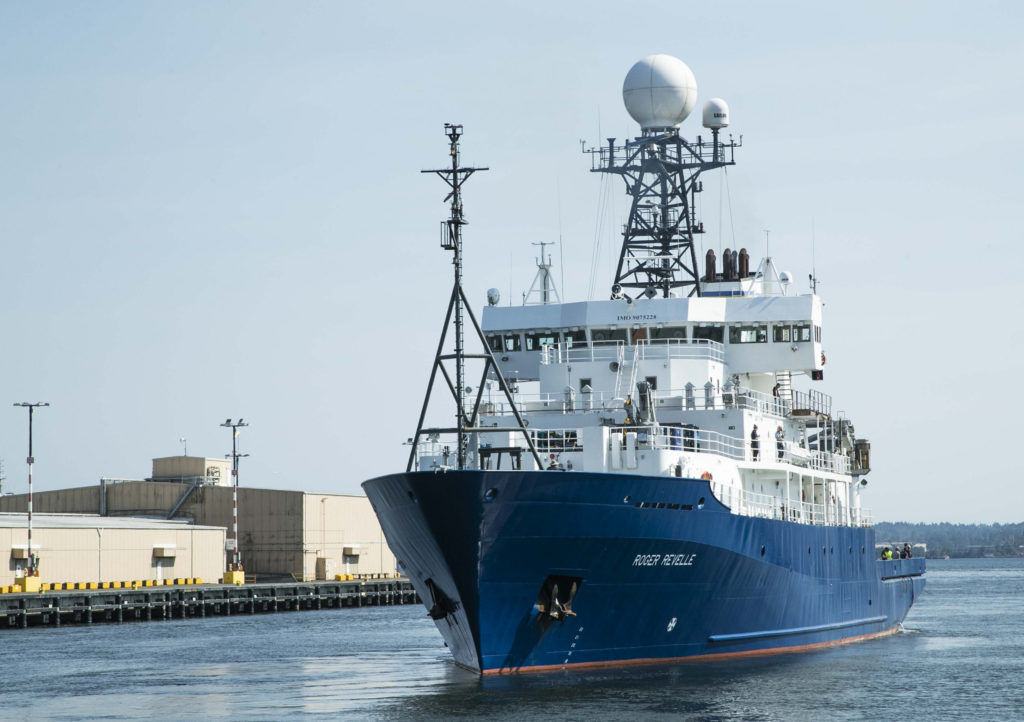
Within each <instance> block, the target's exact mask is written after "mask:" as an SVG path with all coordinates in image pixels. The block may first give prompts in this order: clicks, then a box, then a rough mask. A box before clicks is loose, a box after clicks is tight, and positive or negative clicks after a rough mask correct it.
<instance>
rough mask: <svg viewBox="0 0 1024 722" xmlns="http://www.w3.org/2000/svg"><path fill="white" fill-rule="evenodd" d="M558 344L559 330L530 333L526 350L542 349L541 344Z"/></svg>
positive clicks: (527, 336)
mask: <svg viewBox="0 0 1024 722" xmlns="http://www.w3.org/2000/svg"><path fill="white" fill-rule="evenodd" d="M557 345H558V332H557V331H546V332H544V333H528V334H526V350H527V351H540V347H541V346H557Z"/></svg>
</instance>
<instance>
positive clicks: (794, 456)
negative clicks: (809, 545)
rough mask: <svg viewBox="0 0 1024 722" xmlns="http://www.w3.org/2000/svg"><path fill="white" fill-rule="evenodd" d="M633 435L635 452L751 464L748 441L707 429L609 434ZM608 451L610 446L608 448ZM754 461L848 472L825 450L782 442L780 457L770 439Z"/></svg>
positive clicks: (845, 463)
mask: <svg viewBox="0 0 1024 722" xmlns="http://www.w3.org/2000/svg"><path fill="white" fill-rule="evenodd" d="M627 432H635V433H636V435H637V448H638V449H668V450H677V451H695V452H703V453H709V454H718V455H719V456H724V457H727V458H729V459H735V460H737V461H750V462H753V461H755V459H754V453H753V448H752V445H751V442H750V441H749V440H747V439H743V438H740V437H737V436H728V435H726V434H723V433H720V432H718V431H711V430H709V429H695V428H686V427H680V426H615V427H612V428H611V430H610V433H612V434H625V433H627ZM609 448H610V447H609ZM757 461H775V462H779V463H790V464H793V465H795V466H802V467H806V468H809V469H815V470H817V471H827V472H834V473H838V474H849V473H850V468H851V467H850V457H848V456H845V455H843V454H834V453H831V452H828V451H808V450H806V449H804V448H803V447H801V446H799V445H797V444H795V443H793V442H790V441H784V442H783V454H782V458H781V459H779V458H778V447H777V446H776V441H775V439H774V438H772V439H761V441H760V444H759V453H758V459H757Z"/></svg>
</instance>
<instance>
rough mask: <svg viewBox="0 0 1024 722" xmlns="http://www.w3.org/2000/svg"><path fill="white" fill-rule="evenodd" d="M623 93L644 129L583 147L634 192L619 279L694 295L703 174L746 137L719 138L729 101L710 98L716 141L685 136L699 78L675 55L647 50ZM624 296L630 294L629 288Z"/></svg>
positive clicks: (707, 119) (600, 169)
mask: <svg viewBox="0 0 1024 722" xmlns="http://www.w3.org/2000/svg"><path fill="white" fill-rule="evenodd" d="M622 100H623V102H624V103H625V105H626V110H627V111H628V112H629V114H630V115H631V116H632V117H633V120H635V121H636V122H638V123H639V124H640V128H641V133H642V134H641V135H640V136H639V137H637V138H634V139H633V140H627V141H626V142H625V143H624V144H616V142H615V138H608V144H607V145H606V146H603V147H600V148H586V147H584V152H585V153H590V154H591V163H592V167H591V170H592V171H593V172H597V173H614V174H616V175H619V176H621V177H622V180H623V181H624V182H625V183H626V188H627V190H628V191H629V194H630V196H631V197H632V203H631V206H630V210H629V219H628V221H627V222H626V228H625V230H624V231H623V234H622V250H621V251H620V253H619V262H618V266H617V268H616V269H615V278H614V280H613V285H619V286H621V287H622V288H624V289H638V292H639V293H643V292H645V291H646V290H647V289H649V288H653V289H655V293H658V292H660V293H661V295H662V296H664V297H665V298H668V297H669V294H670V292H671V291H672V290H673V289H684V290H685V289H687V288H689V295H697V296H699V295H700V294H701V287H700V269H699V268H698V267H697V255H696V250H695V247H694V236H695V235H696V234H698V233H703V232H704V225H703V224H702V223H699V222H698V221H697V217H696V210H695V206H696V195H697V193H699V192H701V190H703V187H702V184H701V183H700V182H698V177H699V176H700V174H701V173H703V172H704V171H707V170H712V169H715V168H721V167H723V166H728V165H734V164H735V160H734V159H733V155H734V149H735V148H738V147H739V146H740V145H742V141H743V139H742V137H741V138H740V141H739V142H735V141H733V140H732V138H731V137H730V139H729V141H728V142H722V141H721V140H720V139H719V131H721V130H722V129H723V128H725V127H727V126H728V125H729V108H728V106H727V105H726V104H725V101H723V100H721V99H720V98H713V99H712V100H709V101H708V102H707V103H705V105H704V112H703V124H704V127H705V128H708V129H709V130H710V131H711V136H712V141H711V143H710V144H709V143H706V142H705V141H704V140H702V139H701V137H700V136H697V139H696V141H688V140H686V139H684V138H683V137H682V136H680V135H679V124H680V123H682V122H683V121H684V120H685V119H686V118H687V116H689V115H690V113H691V112H692V111H693V109H694V107H696V104H697V81H696V79H695V78H694V76H693V72H692V71H691V70H690V68H689V67H687V65H686V64H685V63H684V62H683V61H681V60H679V59H678V58H674V57H672V56H671V55H649V56H647V57H646V58H644V59H643V60H640V61H639V62H637V63H636V64H635V65H633V67H632V68H631V69H630V71H629V73H628V74H627V75H626V80H625V82H624V83H623V85H622ZM726 151H728V159H726ZM622 296H623V297H625V298H626V300H630V298H631V297H630V296H629V295H628V293H626V292H623V293H622Z"/></svg>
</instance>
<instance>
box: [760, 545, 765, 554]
mask: <svg viewBox="0 0 1024 722" xmlns="http://www.w3.org/2000/svg"><path fill="white" fill-rule="evenodd" d="M761 556H764V544H762V545H761Z"/></svg>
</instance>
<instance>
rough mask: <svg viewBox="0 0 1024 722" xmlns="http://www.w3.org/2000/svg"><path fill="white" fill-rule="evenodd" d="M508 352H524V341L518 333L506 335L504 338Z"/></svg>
mask: <svg viewBox="0 0 1024 722" xmlns="http://www.w3.org/2000/svg"><path fill="white" fill-rule="evenodd" d="M504 341H505V350H506V351H522V350H523V341H522V338H521V337H520V336H519V334H518V333H506V334H505V337H504Z"/></svg>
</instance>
